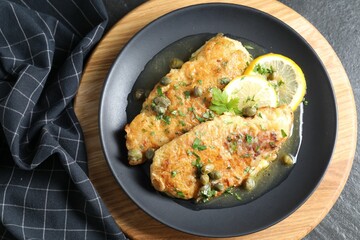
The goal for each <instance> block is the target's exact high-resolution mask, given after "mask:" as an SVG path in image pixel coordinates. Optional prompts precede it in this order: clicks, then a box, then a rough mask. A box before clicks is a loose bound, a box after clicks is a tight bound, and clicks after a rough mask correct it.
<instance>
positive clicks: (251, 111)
mask: <svg viewBox="0 0 360 240" xmlns="http://www.w3.org/2000/svg"><path fill="white" fill-rule="evenodd" d="M256 112H257V109H256V107H246V108H244V109H243V115H244V116H245V117H253V116H255V114H256Z"/></svg>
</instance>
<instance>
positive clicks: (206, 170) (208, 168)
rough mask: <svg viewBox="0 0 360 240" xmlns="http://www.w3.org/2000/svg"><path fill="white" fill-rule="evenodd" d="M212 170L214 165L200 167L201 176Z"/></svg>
mask: <svg viewBox="0 0 360 240" xmlns="http://www.w3.org/2000/svg"><path fill="white" fill-rule="evenodd" d="M212 170H214V164H206V165H204V166H202V168H201V172H202V173H203V174H208V173H210V172H211V171H212Z"/></svg>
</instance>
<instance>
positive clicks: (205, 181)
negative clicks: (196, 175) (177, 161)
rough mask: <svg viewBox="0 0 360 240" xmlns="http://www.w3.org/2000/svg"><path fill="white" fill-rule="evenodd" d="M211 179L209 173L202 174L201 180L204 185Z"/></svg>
mask: <svg viewBox="0 0 360 240" xmlns="http://www.w3.org/2000/svg"><path fill="white" fill-rule="evenodd" d="M209 180H210V178H209V175H207V174H202V175H201V176H200V182H201V184H202V185H206V184H208V183H209Z"/></svg>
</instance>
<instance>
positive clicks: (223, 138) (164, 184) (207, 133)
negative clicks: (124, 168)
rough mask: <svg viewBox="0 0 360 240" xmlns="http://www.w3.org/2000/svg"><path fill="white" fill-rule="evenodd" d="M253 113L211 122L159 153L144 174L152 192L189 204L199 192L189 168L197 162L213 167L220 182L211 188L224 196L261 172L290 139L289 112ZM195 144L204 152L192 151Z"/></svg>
mask: <svg viewBox="0 0 360 240" xmlns="http://www.w3.org/2000/svg"><path fill="white" fill-rule="evenodd" d="M259 113H261V117H259V115H256V116H255V117H253V118H243V117H240V116H233V115H222V116H219V117H216V118H215V119H214V120H212V121H208V122H204V123H202V124H200V125H198V126H196V127H194V128H193V129H192V130H191V131H189V132H188V133H186V134H184V135H182V136H180V137H178V138H176V139H174V140H172V141H171V142H169V143H167V144H165V145H164V146H162V147H161V148H159V149H158V150H157V151H156V152H155V156H154V159H153V163H152V165H151V168H150V171H151V173H150V175H151V181H152V183H153V185H154V187H155V189H156V190H158V191H162V192H166V193H167V194H168V195H171V196H173V197H178V198H183V199H191V198H195V197H196V196H197V195H198V192H199V188H200V187H201V183H200V180H199V178H198V177H199V176H198V174H197V167H196V166H194V163H196V161H197V159H198V163H200V164H201V165H203V166H204V165H206V164H209V163H211V164H213V165H214V169H215V170H217V171H219V172H220V173H221V175H222V177H221V178H220V179H219V180H217V181H215V182H214V183H213V184H215V183H221V184H223V186H224V190H225V189H226V188H228V187H233V186H239V185H240V184H241V183H242V182H243V180H244V179H246V178H247V177H249V176H250V174H256V173H257V172H258V171H260V170H261V169H262V168H263V167H266V166H267V165H268V164H266V163H268V162H270V161H272V160H274V157H276V154H277V152H278V150H279V148H280V147H281V145H282V143H283V142H284V141H285V140H286V139H287V138H288V136H290V134H291V127H292V123H293V112H292V110H291V109H290V108H289V107H287V106H283V107H279V108H263V109H260V110H259ZM282 131H284V132H286V135H287V136H285V135H284V134H283V133H282ZM196 139H198V140H196ZM195 141H197V142H196V143H200V145H201V146H204V147H201V149H200V150H199V149H198V148H197V147H196V145H195V148H194V143H195ZM203 148H205V149H203ZM174 172H175V173H176V174H174ZM222 192H223V191H218V192H217V193H216V195H217V196H218V195H220V194H222ZM179 193H181V194H179Z"/></svg>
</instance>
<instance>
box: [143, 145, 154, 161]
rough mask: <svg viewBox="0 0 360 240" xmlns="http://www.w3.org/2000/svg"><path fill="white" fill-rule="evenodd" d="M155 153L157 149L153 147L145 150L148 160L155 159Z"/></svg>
mask: <svg viewBox="0 0 360 240" xmlns="http://www.w3.org/2000/svg"><path fill="white" fill-rule="evenodd" d="M154 154H155V150H154V149H153V148H148V149H147V150H146V152H145V157H146V159H147V160H151V159H153V157H154Z"/></svg>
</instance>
